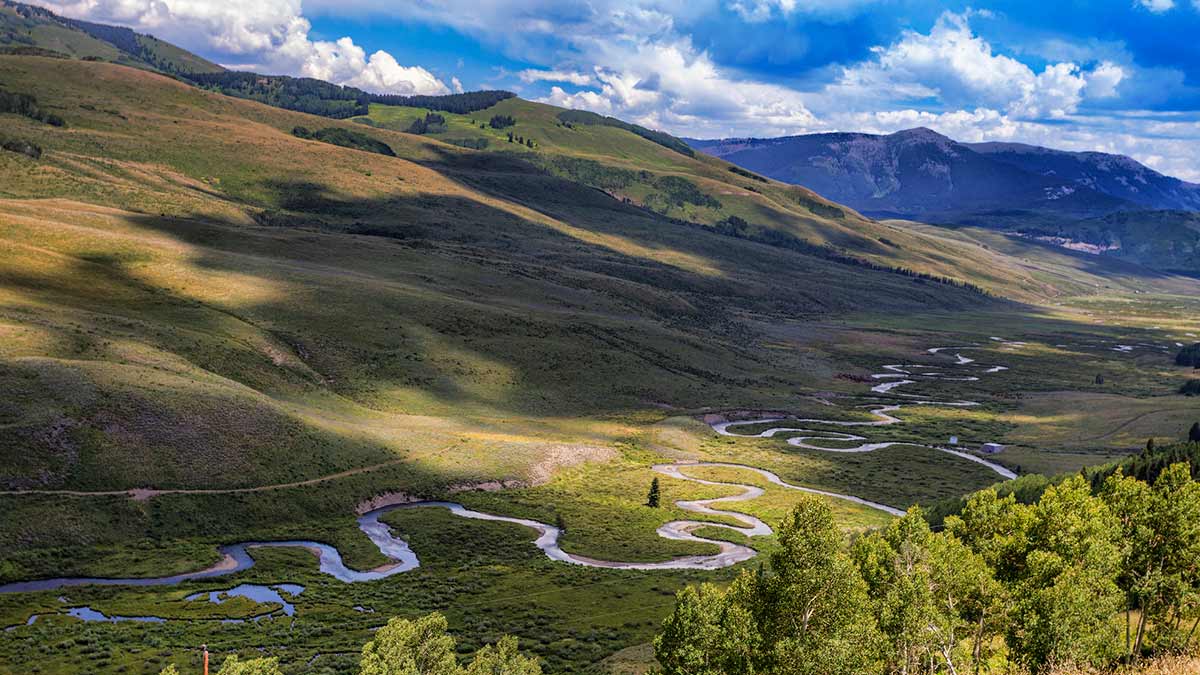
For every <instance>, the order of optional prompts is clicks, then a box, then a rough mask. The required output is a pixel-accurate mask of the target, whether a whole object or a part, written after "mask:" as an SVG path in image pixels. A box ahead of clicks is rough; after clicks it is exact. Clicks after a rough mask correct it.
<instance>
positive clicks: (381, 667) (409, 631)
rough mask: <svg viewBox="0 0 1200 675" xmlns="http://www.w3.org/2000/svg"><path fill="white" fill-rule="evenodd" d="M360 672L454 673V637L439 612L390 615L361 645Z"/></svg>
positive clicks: (370, 674) (401, 674) (376, 674)
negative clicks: (400, 616) (417, 615)
mask: <svg viewBox="0 0 1200 675" xmlns="http://www.w3.org/2000/svg"><path fill="white" fill-rule="evenodd" d="M358 672H359V675H457V673H458V661H457V660H456V659H455V657H454V638H453V637H450V635H448V634H447V633H446V617H444V616H442V615H441V614H430V615H428V616H425V617H422V618H420V619H417V620H416V621H410V620H408V619H392V620H391V621H388V622H387V625H386V626H384V627H383V628H380V629H379V631H378V632H376V633H375V638H374V639H373V640H371V641H370V642H368V643H367V644H366V645H364V646H363V649H362V661H360V665H359V671H358Z"/></svg>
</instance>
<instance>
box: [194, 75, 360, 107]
mask: <svg viewBox="0 0 1200 675" xmlns="http://www.w3.org/2000/svg"><path fill="white" fill-rule="evenodd" d="M187 79H188V80H190V81H192V82H194V83H195V84H197V85H199V86H201V87H204V88H206V89H211V90H213V91H218V92H221V93H222V94H226V95H229V96H237V97H239V98H246V99H250V100H252V101H258V102H260V103H265V104H267V105H273V106H275V107H277V108H285V109H287V110H297V111H299V112H305V113H309V114H312V115H321V116H322V117H332V118H335V119H344V118H347V117H355V116H358V115H366V114H367V112H368V111H369V107H368V103H369V101H368V99H369V95H368V94H367V93H366V92H363V91H360V90H358V89H354V88H352V87H342V86H339V85H336V84H330V83H328V82H325V81H323V80H314V79H312V78H308V77H288V76H285V75H258V74H257V73H241V72H233V71H224V72H217V73H193V74H190V75H188V76H187Z"/></svg>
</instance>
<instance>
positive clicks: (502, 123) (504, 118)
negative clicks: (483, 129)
mask: <svg viewBox="0 0 1200 675" xmlns="http://www.w3.org/2000/svg"><path fill="white" fill-rule="evenodd" d="M516 124H517V118H515V117H513V116H512V115H492V119H490V120H488V126H490V127H491V128H493V129H506V128H508V127H511V126H516Z"/></svg>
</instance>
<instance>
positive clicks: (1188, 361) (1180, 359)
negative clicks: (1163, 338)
mask: <svg viewBox="0 0 1200 675" xmlns="http://www.w3.org/2000/svg"><path fill="white" fill-rule="evenodd" d="M1175 365H1177V366H1191V367H1192V368H1200V342H1197V343H1196V344H1193V345H1188V346H1187V347H1184V348H1183V349H1180V350H1179V353H1178V354H1176V355H1175Z"/></svg>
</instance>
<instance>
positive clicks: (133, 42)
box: [0, 0, 224, 75]
mask: <svg viewBox="0 0 1200 675" xmlns="http://www.w3.org/2000/svg"><path fill="white" fill-rule="evenodd" d="M0 50H7V51H8V52H10V53H20V52H22V51H27V50H45V51H47V52H51V53H54V54H59V55H62V56H64V57H67V58H75V59H87V60H99V61H109V62H112V63H119V64H123V65H129V66H135V67H139V68H150V69H153V70H157V71H161V72H164V73H173V74H179V75H193V74H197V73H214V72H220V71H223V70H224V68H222V67H221V66H218V65H217V64H215V63H212V62H210V61H208V60H206V59H203V58H201V57H199V56H196V55H195V54H192V53H191V52H188V51H187V50H184V49H180V48H179V47H176V46H175V45H173V44H171V43H169V42H165V41H163V40H159V39H158V38H156V37H153V36H151V35H143V34H140V33H135V32H134V31H132V30H129V29H128V28H120V27H116V26H107V25H103V24H96V23H90V22H87V21H79V20H75V19H68V18H64V17H61V16H58V15H57V14H55V13H53V12H51V11H49V10H46V9H42V8H41V7H35V6H33V5H27V4H25V3H19V2H13V1H12V0H0Z"/></svg>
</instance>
